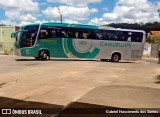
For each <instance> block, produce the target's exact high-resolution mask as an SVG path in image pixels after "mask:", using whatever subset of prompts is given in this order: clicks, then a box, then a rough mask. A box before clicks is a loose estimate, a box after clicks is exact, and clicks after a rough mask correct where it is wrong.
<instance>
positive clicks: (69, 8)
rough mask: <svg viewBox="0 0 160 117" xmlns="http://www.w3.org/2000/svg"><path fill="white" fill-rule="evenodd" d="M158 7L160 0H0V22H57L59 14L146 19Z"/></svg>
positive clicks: (69, 19) (104, 20)
mask: <svg viewBox="0 0 160 117" xmlns="http://www.w3.org/2000/svg"><path fill="white" fill-rule="evenodd" d="M58 9H59V10H58ZM158 9H160V0H0V24H5V25H25V24H28V23H34V22H60V14H62V17H63V22H64V23H74V24H77V23H79V24H90V25H98V26H100V25H104V24H109V23H148V22H155V21H160V19H159V18H160V17H159V14H158V11H157V10H158Z"/></svg>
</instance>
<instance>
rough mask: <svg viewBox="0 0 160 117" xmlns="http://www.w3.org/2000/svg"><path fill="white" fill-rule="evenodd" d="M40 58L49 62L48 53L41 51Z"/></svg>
mask: <svg viewBox="0 0 160 117" xmlns="http://www.w3.org/2000/svg"><path fill="white" fill-rule="evenodd" d="M40 58H41V60H47V58H48V54H47V52H46V51H44V50H43V51H41V52H40Z"/></svg>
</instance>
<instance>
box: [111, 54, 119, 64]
mask: <svg viewBox="0 0 160 117" xmlns="http://www.w3.org/2000/svg"><path fill="white" fill-rule="evenodd" d="M120 57H121V55H120V54H119V53H115V54H113V55H112V58H111V61H112V62H119V60H120Z"/></svg>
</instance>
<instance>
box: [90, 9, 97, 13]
mask: <svg viewBox="0 0 160 117" xmlns="http://www.w3.org/2000/svg"><path fill="white" fill-rule="evenodd" d="M97 12H98V9H96V8H92V9H91V10H90V13H97Z"/></svg>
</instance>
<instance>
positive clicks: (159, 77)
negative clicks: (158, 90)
mask: <svg viewBox="0 0 160 117" xmlns="http://www.w3.org/2000/svg"><path fill="white" fill-rule="evenodd" d="M156 80H157V81H156V82H154V83H156V84H160V75H158V76H156Z"/></svg>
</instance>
